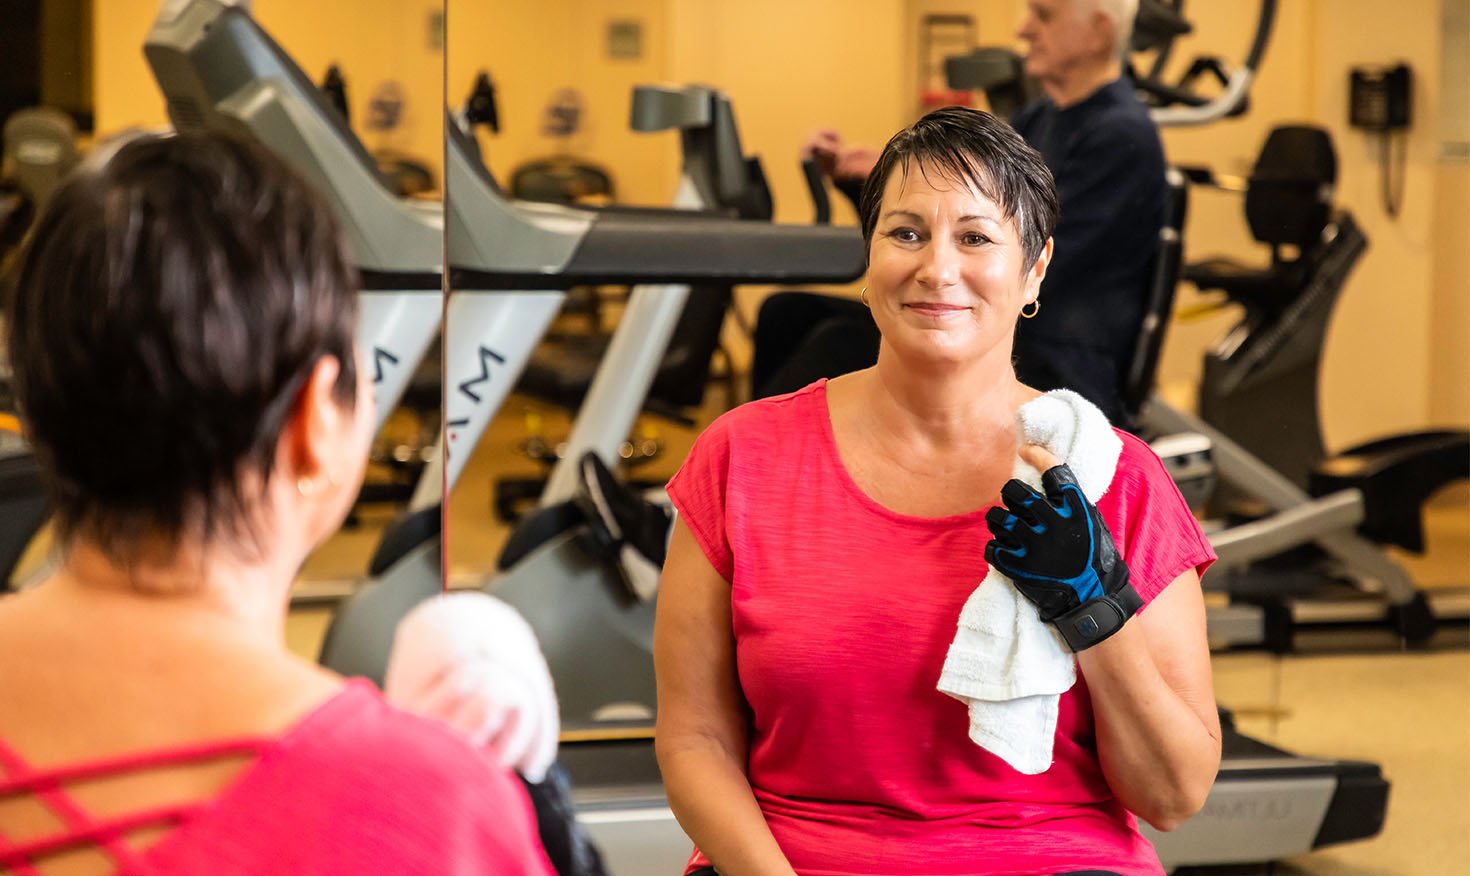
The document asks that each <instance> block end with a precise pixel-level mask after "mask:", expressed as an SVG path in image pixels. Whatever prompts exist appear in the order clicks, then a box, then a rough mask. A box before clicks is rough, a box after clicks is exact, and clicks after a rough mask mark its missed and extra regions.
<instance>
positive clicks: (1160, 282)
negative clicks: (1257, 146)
mask: <svg viewBox="0 0 1470 876" xmlns="http://www.w3.org/2000/svg"><path fill="white" fill-rule="evenodd" d="M1165 179H1166V181H1167V183H1168V187H1167V189H1166V192H1165V198H1166V202H1165V207H1164V224H1163V227H1161V228H1160V229H1159V248H1158V250H1157V251H1156V252H1155V253H1154V260H1153V270H1152V271H1151V272H1150V274H1149V277H1150V280H1149V290H1148V304H1147V306H1146V307H1145V309H1144V312H1143V324H1142V326H1141V327H1140V328H1139V332H1138V343H1137V346H1136V347H1134V350H1133V357H1132V359H1131V360H1130V361H1129V363H1128V372H1127V374H1126V375H1125V376H1124V380H1123V407H1124V410H1125V411H1126V412H1127V414H1128V417H1129V419H1130V420H1133V419H1136V418H1137V416H1138V413H1139V411H1140V410H1142V408H1143V403H1144V402H1145V401H1147V400H1148V397H1149V393H1151V392H1153V388H1154V378H1155V377H1156V376H1157V375H1158V370H1159V356H1160V354H1162V352H1163V349H1164V336H1165V334H1166V333H1167V331H1168V328H1169V318H1170V316H1171V315H1172V314H1173V312H1174V290H1175V289H1176V288H1178V285H1179V272H1180V269H1181V267H1182V261H1183V254H1184V220H1185V218H1186V216H1188V214H1189V182H1188V180H1186V179H1185V177H1184V174H1183V173H1182V172H1180V171H1179V170H1178V169H1177V168H1173V167H1171V168H1169V169H1168V171H1167V173H1166V175H1165Z"/></svg>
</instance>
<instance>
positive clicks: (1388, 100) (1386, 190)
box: [1348, 64, 1414, 217]
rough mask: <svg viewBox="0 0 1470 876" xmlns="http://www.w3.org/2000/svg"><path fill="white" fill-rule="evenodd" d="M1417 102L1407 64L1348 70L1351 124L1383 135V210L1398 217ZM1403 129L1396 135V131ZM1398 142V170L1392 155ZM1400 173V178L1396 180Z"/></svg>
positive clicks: (1349, 117)
mask: <svg viewBox="0 0 1470 876" xmlns="http://www.w3.org/2000/svg"><path fill="white" fill-rule="evenodd" d="M1413 103H1414V94H1413V74H1412V72H1411V71H1410V70H1409V65H1407V64H1395V65H1393V66H1392V67H1354V68H1353V69H1352V70H1351V71H1349V72H1348V124H1350V125H1352V126H1353V127H1354V128H1361V129H1363V130H1365V131H1377V132H1379V135H1380V137H1381V138H1382V150H1383V151H1382V157H1383V168H1382V174H1383V210H1384V212H1386V213H1387V214H1388V215H1389V216H1390V217H1394V216H1397V215H1398V213H1399V207H1400V206H1401V205H1402V204H1403V200H1404V176H1405V174H1404V171H1405V164H1406V162H1407V160H1408V143H1407V139H1408V137H1407V133H1406V132H1407V130H1408V127H1409V116H1410V113H1409V108H1410V107H1411V106H1412V105H1413ZM1396 131H1397V132H1399V136H1397V137H1395V136H1394V132H1396ZM1395 140H1397V141H1398V168H1397V170H1398V172H1397V174H1395V173H1394V170H1395V168H1394V166H1393V165H1394V162H1393V159H1392V158H1391V157H1390V155H1391V153H1392V152H1393V146H1394V141H1395ZM1395 176H1397V177H1398V178H1397V180H1395V178H1394V177H1395Z"/></svg>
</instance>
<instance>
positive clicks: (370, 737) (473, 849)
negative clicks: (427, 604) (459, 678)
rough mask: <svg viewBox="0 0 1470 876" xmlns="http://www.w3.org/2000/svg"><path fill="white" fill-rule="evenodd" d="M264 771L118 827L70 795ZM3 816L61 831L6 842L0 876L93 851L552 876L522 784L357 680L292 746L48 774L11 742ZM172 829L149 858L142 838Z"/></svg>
mask: <svg viewBox="0 0 1470 876" xmlns="http://www.w3.org/2000/svg"><path fill="white" fill-rule="evenodd" d="M227 758H247V759H249V760H250V762H249V763H248V764H246V765H245V766H244V767H243V768H242V769H241V770H240V772H239V773H238V774H237V775H236V776H235V777H234V778H233V779H232V780H231V781H230V782H229V783H228V784H227V785H226V786H225V787H224V789H223V790H222V791H220V792H219V793H218V794H216V795H215V796H214V797H212V798H210V799H207V800H204V801H197V802H190V803H183V804H172V805H166V806H158V807H152V808H144V809H138V810H135V811H130V812H125V813H121V814H116V815H109V816H106V817H99V816H97V815H94V814H93V813H90V812H88V811H87V810H86V808H85V807H83V806H82V805H81V804H80V803H79V802H78V801H77V800H76V798H75V797H74V796H72V794H70V793H68V790H67V789H68V787H75V786H78V785H80V784H82V783H85V782H88V781H97V780H103V779H109V778H120V777H125V776H128V775H131V774H136V773H140V772H145V771H148V770H157V769H168V768H173V767H180V766H194V765H205V764H208V763H211V762H215V761H219V760H223V759H227ZM0 770H3V774H0V802H3V801H5V800H7V799H13V798H15V797H19V796H27V797H30V798H32V799H34V800H35V801H37V802H38V803H40V804H42V805H44V806H45V807H46V808H47V809H48V810H49V811H50V813H51V814H52V815H53V816H54V817H55V818H56V820H57V821H58V822H59V825H60V826H59V827H58V828H56V829H54V830H51V831H48V832H46V833H45V834H44V835H40V836H24V837H21V836H10V835H8V834H6V833H4V832H0V873H7V874H8V873H14V874H16V876H36V874H39V873H40V872H41V870H40V867H42V866H43V865H44V864H45V863H46V862H47V860H48V859H49V858H52V857H53V856H57V855H62V854H65V853H67V852H71V851H75V850H81V849H95V850H97V851H100V852H102V853H103V854H105V855H106V856H108V857H109V858H110V859H111V860H112V862H113V863H114V864H115V869H116V872H117V873H120V874H127V876H134V874H143V873H147V874H165V873H166V874H175V873H179V874H182V873H190V874H192V873H211V874H219V876H225V874H246V873H250V874H258V873H313V874H338V873H341V874H348V873H364V872H387V873H408V874H420V873H421V874H439V873H448V872H453V873H457V874H492V873H493V874H507V876H522V874H525V876H549V874H551V872H552V871H551V866H550V864H549V863H548V862H547V860H546V855H545V852H543V851H542V849H541V846H540V842H539V840H538V839H537V838H536V829H535V816H534V814H533V812H532V810H531V806H530V801H529V799H528V798H527V797H526V794H525V791H524V789H523V788H522V787H521V786H520V783H519V782H517V781H516V780H515V778H514V777H513V776H512V775H511V774H509V773H508V772H506V771H505V770H502V769H500V768H498V767H497V766H495V765H494V764H493V763H492V762H490V761H489V760H488V759H487V758H485V757H484V755H483V754H482V753H481V752H479V751H477V750H475V749H473V748H472V747H471V746H469V745H468V744H467V743H466V742H464V741H463V740H461V739H460V738H459V737H458V736H456V735H454V734H453V733H452V732H451V731H450V730H449V729H448V728H447V727H443V726H441V725H439V724H436V723H433V722H430V721H427V720H424V719H421V718H418V717H416V716H413V715H409V714H406V713H404V712H401V711H399V710H397V709H395V708H393V707H391V706H389V705H388V704H387V703H386V702H384V701H383V699H382V696H381V694H379V693H378V691H377V689H376V688H374V687H373V686H372V685H371V684H369V683H367V682H365V681H361V680H357V681H353V682H349V683H348V684H347V686H346V687H345V688H344V689H343V690H342V691H341V692H340V693H338V694H337V695H336V696H334V697H332V698H331V699H330V700H328V701H327V702H326V703H324V704H322V705H321V706H319V707H318V708H316V709H315V710H313V711H312V712H311V713H310V714H309V715H307V716H306V717H305V718H303V719H301V720H300V721H299V722H297V724H296V725H295V726H293V727H292V728H291V729H290V730H288V731H287V732H286V733H285V734H284V735H282V736H280V737H276V738H242V739H234V740H224V741H215V742H208V743H202V744H198V745H192V746H184V747H176V748H169V749H160V750H157V751H153V752H148V753H143V754H134V755H127V756H120V757H114V758H108V759H99V760H94V761H89V762H86V763H80V764H68V765H64V766H59V767H50V768H45V769H37V768H35V767H32V766H31V765H30V764H28V763H27V762H26V760H25V759H24V758H23V757H21V756H20V755H19V754H18V753H17V752H16V751H14V750H13V749H12V748H11V747H10V746H9V745H7V744H6V743H5V742H4V741H3V740H0ZM160 828H161V829H164V830H165V831H167V832H166V833H165V834H164V835H163V836H162V838H160V839H159V840H157V841H156V842H154V843H153V844H152V845H149V846H147V847H146V848H142V849H137V848H135V847H134V846H133V845H132V844H130V843H129V841H128V838H129V837H130V836H131V835H132V834H134V833H135V832H137V831H141V830H150V829H151V830H157V829H160Z"/></svg>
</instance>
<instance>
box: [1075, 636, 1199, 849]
mask: <svg viewBox="0 0 1470 876" xmlns="http://www.w3.org/2000/svg"><path fill="white" fill-rule="evenodd" d="M1077 662H1078V665H1079V666H1080V667H1081V669H1082V673H1083V675H1084V676H1085V677H1086V678H1087V687H1088V689H1089V691H1091V694H1092V710H1093V715H1094V718H1095V721H1096V725H1097V750H1098V758H1099V760H1100V761H1101V763H1102V769H1103V774H1104V775H1105V776H1106V777H1107V780H1108V784H1109V785H1110V786H1112V789H1113V793H1114V794H1116V795H1117V796H1118V799H1119V800H1120V801H1121V802H1122V803H1123V805H1125V806H1127V807H1128V809H1129V810H1131V811H1132V812H1134V813H1135V814H1137V815H1138V816H1139V817H1141V818H1143V819H1144V820H1145V821H1147V822H1148V823H1149V824H1152V825H1153V826H1154V827H1156V828H1158V829H1160V830H1172V829H1173V828H1175V827H1177V826H1178V825H1179V824H1180V823H1181V822H1183V821H1184V820H1185V819H1186V818H1188V817H1189V816H1191V815H1193V814H1194V813H1196V812H1198V811H1199V809H1200V807H1202V806H1203V805H1204V801H1205V797H1206V796H1208V794H1209V791H1210V786H1211V785H1212V784H1213V783H1214V780H1215V775H1216V773H1218V771H1219V767H1220V735H1219V733H1220V731H1219V724H1218V720H1217V719H1216V718H1215V715H1216V714H1217V713H1216V711H1215V704H1214V700H1213V696H1212V695H1211V691H1210V690H1208V689H1206V690H1204V691H1201V692H1199V694H1198V695H1197V696H1191V695H1190V692H1187V691H1186V692H1180V691H1176V690H1175V689H1174V688H1172V687H1171V686H1170V685H1169V683H1168V681H1167V680H1166V679H1165V678H1164V676H1163V674H1162V673H1161V672H1160V671H1159V668H1158V666H1157V665H1156V663H1155V661H1154V659H1153V655H1152V654H1151V653H1150V651H1149V648H1148V643H1147V641H1146V637H1145V635H1144V631H1143V629H1142V628H1141V618H1135V619H1133V620H1132V621H1130V622H1129V623H1128V624H1126V625H1125V626H1124V627H1123V629H1121V630H1119V631H1118V632H1117V633H1116V634H1115V635H1113V636H1112V637H1111V638H1109V639H1108V640H1107V641H1104V642H1102V643H1100V644H1098V645H1095V646H1093V647H1092V648H1089V649H1087V650H1086V651H1083V652H1082V653H1080V654H1079V655H1078V657H1077ZM1196 700H1198V701H1196Z"/></svg>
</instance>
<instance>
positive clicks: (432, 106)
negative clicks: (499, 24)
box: [92, 0, 443, 176]
mask: <svg viewBox="0 0 1470 876" xmlns="http://www.w3.org/2000/svg"><path fill="white" fill-rule="evenodd" d="M442 5H443V4H442V0H308V2H300V0H255V3H254V4H253V5H252V14H253V15H254V16H255V19H256V20H257V21H258V22H260V24H261V26H262V27H263V28H264V29H265V30H266V32H268V33H269V34H270V35H271V36H272V37H273V38H274V39H275V40H276V42H278V43H280V44H281V46H282V47H283V48H284V49H285V50H286V53H287V54H289V55H290V56H291V57H292V58H293V59H295V61H296V63H297V64H298V65H300V67H301V69H302V70H303V71H305V72H306V74H307V76H309V77H311V79H312V80H313V81H318V82H319V81H321V78H322V76H323V74H324V73H325V72H326V69H327V66H328V65H329V64H332V63H337V64H339V65H340V66H341V68H342V71H343V75H344V76H345V77H346V79H347V88H348V99H349V101H350V103H351V110H352V120H353V127H354V129H355V130H356V131H357V132H358V135H359V136H360V137H362V138H363V141H364V143H365V144H366V145H367V147H368V148H369V149H370V150H379V149H392V150H395V151H401V152H406V153H408V154H410V155H412V156H414V157H415V158H416V159H418V160H420V161H423V162H425V163H427V164H429V165H430V166H431V167H432V168H434V170H435V174H436V176H437V174H438V169H439V167H440V165H441V164H442V153H443V143H442V137H443V133H442V131H441V118H442V115H441V113H440V110H439V106H440V102H441V100H442V94H443V91H442V84H441V83H442V78H443V71H442V66H443V64H442V54H441V52H440V50H439V49H437V48H435V47H434V46H433V45H432V43H431V41H430V32H429V17H430V15H431V14H432V13H433V12H435V11H436V10H439V9H441V8H442ZM158 8H159V0H94V11H93V23H94V27H95V30H94V37H93V64H94V67H93V71H92V74H93V83H94V99H95V101H96V112H97V131H98V133H99V134H101V135H105V134H107V133H110V132H114V131H118V130H121V129H122V128H126V127H129V126H133V125H143V126H161V125H166V124H168V115H167V113H166V112H165V111H164V106H163V98H162V97H161V95H160V94H159V91H158V86H157V85H156V84H155V83H154V81H153V76H152V74H151V73H150V72H149V70H148V65H147V63H146V62H145V61H144V59H143V40H144V38H145V37H146V36H147V34H148V29H149V27H150V26H151V25H152V23H153V18H154V16H155V14H156V12H157V11H158ZM387 80H396V81H398V82H399V83H400V84H401V85H402V86H403V91H404V94H405V96H406V102H405V110H404V114H403V120H402V123H401V125H400V127H399V129H398V130H396V131H394V132H391V133H389V134H381V133H372V132H366V131H364V130H363V127H362V124H361V123H362V120H363V118H364V117H365V116H366V113H367V104H368V101H369V98H370V97H371V94H372V91H373V90H374V89H375V88H376V87H377V86H378V84H379V83H382V82H384V81H387Z"/></svg>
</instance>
